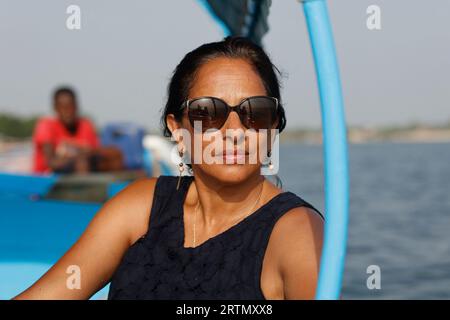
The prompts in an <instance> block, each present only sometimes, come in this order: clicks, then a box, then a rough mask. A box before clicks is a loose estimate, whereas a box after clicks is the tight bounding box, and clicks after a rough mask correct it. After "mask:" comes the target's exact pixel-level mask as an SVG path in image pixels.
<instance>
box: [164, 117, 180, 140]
mask: <svg viewBox="0 0 450 320" xmlns="http://www.w3.org/2000/svg"><path fill="white" fill-rule="evenodd" d="M166 123H167V127H168V128H169V130H170V132H171V133H172V136H173V138H174V139H175V141H179V139H180V137H179V136H178V135H177V129H180V128H181V126H180V123H179V122H178V121H177V120H176V119H175V116H174V115H173V114H172V113H170V114H168V115H167V117H166Z"/></svg>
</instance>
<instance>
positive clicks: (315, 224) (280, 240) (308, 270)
mask: <svg viewBox="0 0 450 320" xmlns="http://www.w3.org/2000/svg"><path fill="white" fill-rule="evenodd" d="M270 241H271V242H272V243H273V245H275V246H276V248H277V249H276V250H275V251H276V256H277V257H276V261H278V268H277V269H278V270H279V276H280V278H281V279H282V286H283V292H284V299H287V300H300V299H314V297H315V293H316V287H317V280H318V275H319V266H320V257H321V252H322V242H323V220H322V218H321V217H320V216H319V215H318V214H317V213H316V212H315V211H314V210H312V209H309V208H307V207H298V208H294V209H292V210H290V211H289V212H287V213H286V214H284V215H283V216H282V217H281V218H280V219H279V220H278V221H277V223H276V224H275V226H274V229H273V232H272V236H271V240H270Z"/></svg>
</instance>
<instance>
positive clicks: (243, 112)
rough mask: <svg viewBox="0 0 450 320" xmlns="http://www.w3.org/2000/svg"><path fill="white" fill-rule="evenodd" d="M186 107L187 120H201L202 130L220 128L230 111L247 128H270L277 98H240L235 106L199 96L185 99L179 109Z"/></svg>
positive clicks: (274, 117)
mask: <svg viewBox="0 0 450 320" xmlns="http://www.w3.org/2000/svg"><path fill="white" fill-rule="evenodd" d="M184 108H187V113H188V118H189V121H190V123H191V125H192V127H194V121H201V124H202V131H203V132H205V131H206V130H208V129H211V128H216V129H220V128H221V127H222V126H223V125H224V123H225V122H226V121H227V118H228V115H229V114H230V112H232V111H235V112H236V113H237V114H238V116H239V119H240V120H241V123H242V124H243V125H244V126H245V127H246V128H248V129H255V130H259V129H271V128H272V127H273V125H274V124H275V122H276V120H277V112H278V99H277V98H274V97H269V96H254V97H248V98H245V99H244V100H242V101H241V102H240V103H239V104H238V105H236V106H230V105H228V104H227V103H226V102H225V101H223V100H222V99H219V98H215V97H199V98H195V99H191V100H186V101H185V102H184V103H183V104H182V106H181V109H184Z"/></svg>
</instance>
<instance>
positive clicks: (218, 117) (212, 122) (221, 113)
mask: <svg viewBox="0 0 450 320" xmlns="http://www.w3.org/2000/svg"><path fill="white" fill-rule="evenodd" d="M227 115H228V114H227V106H226V105H225V104H224V103H223V102H222V101H220V100H219V99H214V98H200V99H196V100H192V101H191V102H190V104H189V120H190V122H191V125H192V126H193V127H194V128H195V122H196V121H200V122H201V126H202V131H203V132H204V131H206V130H208V129H212V128H216V129H220V127H222V125H223V124H224V123H225V121H226V120H227Z"/></svg>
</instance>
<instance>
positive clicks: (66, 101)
mask: <svg viewBox="0 0 450 320" xmlns="http://www.w3.org/2000/svg"><path fill="white" fill-rule="evenodd" d="M53 109H54V111H55V113H56V117H43V118H41V119H40V120H39V121H38V123H37V124H36V127H35V130H34V134H33V144H34V165H33V171H34V172H35V173H50V172H55V173H87V172H90V171H111V170H120V169H121V168H122V166H123V159H122V154H121V153H120V150H118V149H116V148H111V147H108V148H102V147H101V146H100V142H99V138H98V137H97V134H96V131H95V128H94V126H93V124H92V123H91V121H90V120H89V119H87V118H86V117H80V116H79V115H78V104H77V97H76V94H75V91H74V90H72V89H71V88H69V87H61V88H58V89H56V90H55V92H54V94H53Z"/></svg>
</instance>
